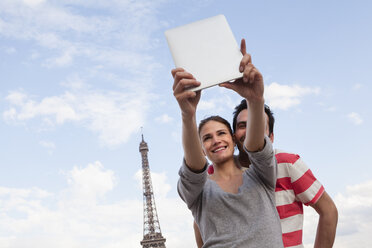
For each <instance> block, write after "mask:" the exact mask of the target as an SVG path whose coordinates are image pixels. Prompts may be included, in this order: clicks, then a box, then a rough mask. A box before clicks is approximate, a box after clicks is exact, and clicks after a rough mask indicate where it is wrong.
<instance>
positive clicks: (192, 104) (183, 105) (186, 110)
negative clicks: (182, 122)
mask: <svg viewBox="0 0 372 248" xmlns="http://www.w3.org/2000/svg"><path fill="white" fill-rule="evenodd" d="M172 76H173V78H174V83H173V95H174V97H175V98H176V100H177V102H178V105H179V106H180V109H181V112H182V116H184V117H190V116H194V115H195V113H196V106H197V105H198V103H199V100H200V95H201V94H200V91H197V92H194V91H191V90H188V88H190V87H195V86H199V85H200V82H198V81H197V80H196V79H195V78H194V76H193V75H192V74H191V73H188V72H187V71H185V70H184V69H183V68H175V69H173V70H172Z"/></svg>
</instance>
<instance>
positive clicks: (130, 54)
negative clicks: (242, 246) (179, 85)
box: [0, 0, 372, 248]
mask: <svg viewBox="0 0 372 248" xmlns="http://www.w3.org/2000/svg"><path fill="white" fill-rule="evenodd" d="M371 9H372V3H370V2H369V1H357V2H355V1H354V2H351V1H326V2H324V1H311V2H309V1H296V2H294V1H221V0H219V1H218V0H216V1H214V0H205V1H200V0H199V1H194V0H190V1H175V0H153V1H116V0H112V1H88V2H87V1H82V0H74V1H72V0H59V1H48V0H23V1H21V0H2V1H1V2H0V58H1V59H0V114H1V115H0V151H1V152H0V157H1V159H0V247H2V248H3V247H4V248H15V247H30V248H32V247H38V248H43V247H69V248H72V247H103V248H114V247H139V242H140V240H141V239H142V231H143V229H142V228H143V226H142V225H143V219H142V218H143V216H142V182H141V171H140V168H141V157H140V153H139V151H138V146H139V142H140V141H141V128H140V127H143V133H144V137H145V140H146V141H147V142H148V145H149V149H150V151H149V162H150V168H151V170H152V173H153V174H152V180H153V187H154V191H155V197H156V205H157V209H158V215H159V219H160V225H161V228H162V232H163V235H164V236H165V238H167V243H166V244H167V246H169V247H181V248H183V247H193V246H194V239H193V231H192V217H191V214H190V213H189V211H188V210H187V208H186V205H185V204H184V203H183V202H182V201H181V200H180V199H179V197H178V195H177V192H176V182H177V180H178V174H177V171H178V169H179V166H180V163H181V161H182V145H181V123H180V113H179V110H178V105H177V103H176V101H175V99H174V98H173V94H172V90H171V86H172V82H173V80H172V78H171V74H170V70H171V69H172V68H173V66H174V65H173V61H172V57H171V55H170V52H169V50H168V47H167V43H166V40H165V37H164V31H165V30H167V29H169V28H173V27H176V26H179V25H183V24H187V23H190V22H193V21H197V20H200V19H203V18H207V17H211V16H214V15H218V14H224V15H225V17H226V19H227V20H228V22H229V24H230V26H231V29H232V31H233V33H234V36H235V37H236V39H237V40H238V41H239V40H240V39H241V38H245V39H246V41H247V49H248V51H249V52H250V53H251V54H252V57H253V63H254V64H255V65H256V67H257V68H259V70H260V71H261V72H262V74H263V75H264V79H265V87H266V88H265V98H266V102H267V103H268V104H269V105H270V106H271V107H272V109H273V111H274V114H275V117H276V125H275V130H274V133H275V142H274V147H277V148H280V149H284V150H287V151H290V152H294V153H298V154H300V155H301V156H302V158H303V159H304V161H305V162H306V163H307V164H308V166H309V167H310V168H311V169H312V171H313V173H314V174H315V175H316V176H317V177H318V179H319V180H320V181H321V182H322V183H323V184H324V186H325V188H326V190H327V192H328V193H329V194H330V195H331V196H332V198H333V199H334V201H335V202H336V205H337V206H338V209H339V225H338V231H337V237H336V242H335V247H368V246H369V244H370V243H371V242H372V238H371V236H370V235H369V234H370V233H371V231H372V218H371V216H372V194H371V193H370V192H371V190H372V166H371V162H370V160H369V152H370V144H371V140H372V135H371V131H370V129H369V128H368V126H371V124H370V123H371V115H372V113H371V110H370V107H368V106H370V104H369V97H370V96H371V92H372V91H371V79H370V77H369V74H370V71H371V68H372V62H371V57H372V49H371V47H370V44H372V33H371V32H370V27H371V26H372V18H371V15H370V10H371ZM239 102H240V98H239V97H237V96H236V95H235V94H233V93H232V92H229V91H227V90H226V89H221V88H219V87H214V88H210V89H207V90H205V91H203V94H202V100H201V102H200V107H199V112H198V118H199V119H200V118H203V117H205V116H208V115H210V114H219V115H221V116H223V117H225V118H227V119H229V120H231V118H232V110H233V107H234V106H235V105H236V104H237V103H239ZM316 220H317V217H316V213H315V212H314V211H313V210H312V209H311V208H306V212H305V230H304V241H305V245H306V247H311V246H312V242H313V239H314V233H315V228H316Z"/></svg>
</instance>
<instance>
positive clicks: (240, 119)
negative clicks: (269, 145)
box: [234, 109, 274, 152]
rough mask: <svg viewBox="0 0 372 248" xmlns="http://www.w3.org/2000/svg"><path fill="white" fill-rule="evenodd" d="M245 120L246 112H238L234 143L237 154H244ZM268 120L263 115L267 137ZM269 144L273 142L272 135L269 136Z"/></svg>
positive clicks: (246, 117)
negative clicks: (237, 150)
mask: <svg viewBox="0 0 372 248" xmlns="http://www.w3.org/2000/svg"><path fill="white" fill-rule="evenodd" d="M247 120H248V110H247V109H243V110H242V111H240V113H239V114H238V116H237V118H236V127H235V133H234V137H235V142H236V145H237V147H238V149H239V152H244V149H243V144H244V139H245V132H246V127H247ZM269 133H270V131H269V118H268V117H267V114H266V113H265V134H266V135H267V136H269ZM269 138H270V140H271V142H274V135H273V134H271V135H270V136H269Z"/></svg>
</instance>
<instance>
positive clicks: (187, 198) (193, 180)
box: [177, 160, 208, 209]
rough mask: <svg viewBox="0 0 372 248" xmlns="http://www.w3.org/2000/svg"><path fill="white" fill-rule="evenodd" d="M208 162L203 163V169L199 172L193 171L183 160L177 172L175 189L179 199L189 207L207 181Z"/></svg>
mask: <svg viewBox="0 0 372 248" xmlns="http://www.w3.org/2000/svg"><path fill="white" fill-rule="evenodd" d="M207 167H208V163H206V164H205V167H204V170H203V171H202V172H200V173H195V172H193V171H191V170H190V168H189V167H188V166H187V165H186V163H185V160H183V164H182V166H181V168H180V170H179V172H178V174H179V176H180V178H179V180H178V185H177V190H178V194H179V195H180V197H181V199H182V200H183V201H184V202H185V203H186V204H187V207H188V208H189V209H191V208H192V206H193V205H194V204H195V202H196V201H197V199H198V198H199V196H200V194H201V193H202V192H203V186H204V184H205V182H206V181H207V176H208V174H207V169H206V168H207Z"/></svg>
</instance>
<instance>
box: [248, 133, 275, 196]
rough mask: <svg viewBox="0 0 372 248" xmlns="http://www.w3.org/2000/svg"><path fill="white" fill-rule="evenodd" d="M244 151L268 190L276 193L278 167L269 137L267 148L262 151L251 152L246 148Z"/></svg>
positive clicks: (267, 138)
mask: <svg viewBox="0 0 372 248" xmlns="http://www.w3.org/2000/svg"><path fill="white" fill-rule="evenodd" d="M244 149H245V151H246V152H247V153H248V156H249V159H250V161H251V166H250V167H252V169H253V170H254V171H255V173H256V174H257V175H258V177H259V178H260V179H261V181H262V182H263V183H264V184H265V185H266V186H267V187H268V188H270V189H271V190H274V191H275V185H276V174H277V166H276V159H275V154H274V150H273V146H272V144H271V141H270V139H269V137H267V136H265V146H264V148H263V149H262V150H261V151H258V152H249V151H247V149H246V148H245V147H244Z"/></svg>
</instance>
